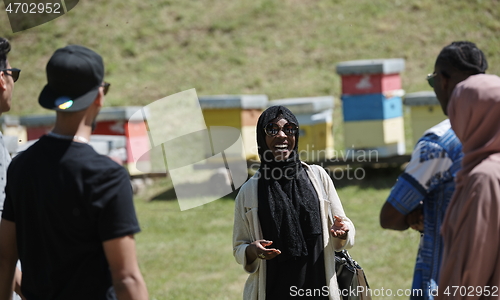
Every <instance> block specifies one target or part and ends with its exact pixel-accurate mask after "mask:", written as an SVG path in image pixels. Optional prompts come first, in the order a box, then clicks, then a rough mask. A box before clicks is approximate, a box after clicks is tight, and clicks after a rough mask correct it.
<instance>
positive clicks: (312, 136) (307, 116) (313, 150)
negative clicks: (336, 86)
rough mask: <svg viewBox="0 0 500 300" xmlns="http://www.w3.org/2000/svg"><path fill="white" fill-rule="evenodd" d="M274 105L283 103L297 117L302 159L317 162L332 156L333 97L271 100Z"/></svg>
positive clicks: (270, 104)
mask: <svg viewBox="0 0 500 300" xmlns="http://www.w3.org/2000/svg"><path fill="white" fill-rule="evenodd" d="M272 105H283V106H285V107H287V108H288V109H290V111H291V112H292V113H293V114H294V115H295V116H296V117H297V120H298V121H299V124H300V126H299V148H298V149H299V153H300V158H301V160H303V161H308V162H315V161H320V160H324V159H328V158H331V157H332V155H333V132H332V115H333V107H334V101H333V97H331V96H326V97H305V98H288V99H279V100H272V101H270V102H269V106H272Z"/></svg>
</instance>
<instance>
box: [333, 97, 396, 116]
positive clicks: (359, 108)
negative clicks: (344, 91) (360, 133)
mask: <svg viewBox="0 0 500 300" xmlns="http://www.w3.org/2000/svg"><path fill="white" fill-rule="evenodd" d="M342 105H343V114H344V122H349V121H365V120H385V119H390V118H397V117H402V116H403V102H402V101H401V97H399V96H395V97H386V96H384V94H365V95H343V96H342Z"/></svg>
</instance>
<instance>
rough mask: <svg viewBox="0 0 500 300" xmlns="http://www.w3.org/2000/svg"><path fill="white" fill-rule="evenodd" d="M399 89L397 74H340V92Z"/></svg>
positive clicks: (345, 93)
mask: <svg viewBox="0 0 500 300" xmlns="http://www.w3.org/2000/svg"><path fill="white" fill-rule="evenodd" d="M399 89H401V76H400V75H399V74H356V75H343V76H342V94H344V95H361V94H383V93H385V92H388V91H393V90H399Z"/></svg>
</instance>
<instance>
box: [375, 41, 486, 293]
mask: <svg viewBox="0 0 500 300" xmlns="http://www.w3.org/2000/svg"><path fill="white" fill-rule="evenodd" d="M487 67H488V64H487V62H486V57H485V56H484V54H483V52H482V51H481V50H479V49H478V48H477V46H476V45H475V44H473V43H471V42H453V43H451V44H450V45H448V46H446V47H444V48H443V49H442V50H441V52H440V53H439V55H438V57H437V60H436V63H435V66H434V73H432V74H429V75H428V76H427V81H428V82H429V85H430V86H431V87H432V88H433V89H434V91H435V93H436V97H437V98H438V100H439V102H440V104H441V107H442V109H443V112H444V113H445V115H447V113H446V109H447V106H448V101H449V98H450V96H451V93H452V92H453V89H454V88H455V86H456V85H457V84H458V83H459V82H461V81H463V80H465V79H467V78H468V77H469V76H471V75H474V74H479V73H484V72H485V71H486V68H487ZM462 157H463V154H462V144H461V143H460V140H459V139H458V138H457V136H456V135H455V132H454V131H453V130H452V129H451V125H450V121H449V120H445V121H443V122H441V123H439V124H437V125H436V126H434V127H432V128H430V129H428V130H427V131H426V132H425V133H424V135H423V136H422V137H421V138H420V140H419V141H418V143H417V145H416V146H415V149H414V150H413V153H412V157H411V160H410V162H409V163H408V165H407V167H406V169H405V172H404V173H403V174H402V175H400V176H399V178H398V181H397V182H396V184H395V185H394V187H393V188H392V190H391V193H390V195H389V197H388V198H387V201H386V203H385V204H384V206H383V207H382V210H381V212H380V225H381V226H382V227H383V228H387V229H394V230H406V229H408V228H409V227H411V228H413V229H415V230H418V231H420V232H421V233H423V235H422V238H421V242H420V247H419V251H418V255H417V262H416V265H415V270H414V276H413V284H412V289H413V290H419V291H422V293H421V294H420V295H416V294H414V295H412V296H411V297H410V299H433V298H434V296H436V295H437V292H438V291H439V292H440V293H442V290H441V289H438V287H437V283H438V277H439V271H440V266H441V257H442V251H443V249H442V246H443V240H442V237H441V235H440V228H441V224H442V222H443V219H444V215H445V212H446V208H447V206H448V203H449V202H450V200H451V197H452V195H453V192H454V190H455V182H454V178H455V175H456V173H457V172H458V171H459V169H460V164H461V161H462Z"/></svg>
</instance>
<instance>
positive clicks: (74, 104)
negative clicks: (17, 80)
mask: <svg viewBox="0 0 500 300" xmlns="http://www.w3.org/2000/svg"><path fill="white" fill-rule="evenodd" d="M46 72H47V85H45V87H44V88H43V90H42V92H41V93H40V97H39V98H38V103H40V105H41V106H43V107H44V108H48V109H52V110H57V111H80V110H84V109H86V108H87V107H89V106H90V104H92V102H93V101H94V100H95V98H96V97H97V94H98V92H99V87H100V86H101V84H102V82H103V79H104V64H103V61H102V57H101V56H100V55H99V54H97V53H95V52H94V51H92V50H90V49H88V48H85V47H83V46H79V45H69V46H66V47H64V48H60V49H57V50H56V52H54V54H53V55H52V57H51V58H50V60H49V62H48V63H47V67H46Z"/></svg>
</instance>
